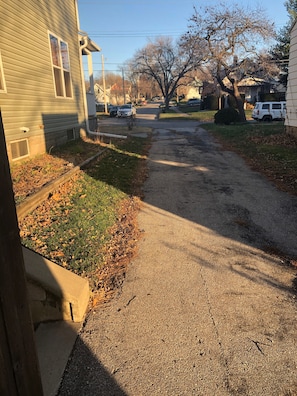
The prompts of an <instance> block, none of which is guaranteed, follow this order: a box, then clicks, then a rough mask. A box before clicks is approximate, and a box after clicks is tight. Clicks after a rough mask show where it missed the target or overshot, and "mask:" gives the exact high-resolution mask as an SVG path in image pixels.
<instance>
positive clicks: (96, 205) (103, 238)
mask: <svg viewBox="0 0 297 396" xmlns="http://www.w3.org/2000/svg"><path fill="white" fill-rule="evenodd" d="M109 132H111V131H110V130H109ZM117 132H118V133H119V131H117ZM150 139H151V138H150V136H149V135H148V137H147V138H139V137H135V136H133V135H132V134H131V135H130V136H129V137H128V139H126V140H124V141H120V142H119V143H116V142H114V143H113V144H107V145H105V146H104V148H107V150H106V151H105V152H104V155H103V156H102V157H99V158H98V159H97V160H95V161H93V162H92V163H91V164H90V165H89V166H88V167H87V168H86V169H84V170H83V171H80V173H79V174H78V175H77V176H75V177H74V178H73V179H72V180H71V181H69V182H67V183H65V184H64V185H63V186H61V188H60V189H58V190H57V191H54V192H53V194H52V195H51V196H50V197H49V199H48V200H47V201H45V202H44V203H43V204H42V205H41V206H40V207H38V208H37V209H36V210H34V212H32V213H31V214H29V215H27V216H26V217H25V218H24V219H23V220H22V221H20V235H21V239H22V244H23V245H24V246H26V247H28V248H30V249H32V250H34V251H36V252H38V253H40V254H42V255H43V256H45V257H47V258H48V259H50V260H52V261H54V262H55V263H57V264H59V265H61V266H63V267H64V268H66V269H69V270H71V271H73V272H75V273H77V274H79V275H83V276H87V277H88V278H89V281H90V284H91V287H92V289H96V282H97V278H96V276H95V274H96V273H97V271H98V269H99V268H100V267H101V266H103V265H104V263H105V259H104V249H105V246H106V245H107V244H108V243H110V240H111V237H112V233H111V231H110V230H111V228H112V227H114V226H115V224H116V223H117V222H118V221H119V216H120V212H119V210H120V209H121V208H122V206H123V205H124V204H126V205H127V207H128V206H129V205H130V202H131V199H135V197H136V196H137V195H140V194H141V190H140V188H141V185H142V183H143V179H144V178H145V175H146V173H145V171H142V170H143V169H144V166H145V163H146V162H145V158H146V154H147V151H148V148H149V146H150ZM87 144H89V145H90V143H87ZM88 149H89V150H90V154H93V151H94V148H93V147H92V145H91V146H89V147H86V143H85V142H83V141H81V140H80V141H77V142H73V143H70V144H69V145H66V146H64V147H62V148H60V149H59V150H57V151H56V153H55V155H59V156H63V153H64V155H65V158H66V157H67V158H68V157H69V156H70V157H71V156H73V155H75V153H79V154H80V155H81V154H82V153H84V155H85V156H86V155H87V152H86V151H87V150H88ZM96 151H98V146H97V147H96ZM125 215H126V216H128V213H126V212H125ZM131 226H132V225H131V224H130V225H129V227H131Z"/></svg>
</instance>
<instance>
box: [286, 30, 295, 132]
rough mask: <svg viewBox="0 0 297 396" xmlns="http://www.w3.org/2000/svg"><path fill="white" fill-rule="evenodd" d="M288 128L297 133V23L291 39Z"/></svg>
mask: <svg viewBox="0 0 297 396" xmlns="http://www.w3.org/2000/svg"><path fill="white" fill-rule="evenodd" d="M286 99H287V116H286V120H285V125H286V129H287V131H289V132H292V133H294V134H295V132H294V130H295V129H296V131H297V25H296V24H295V25H294V26H293V29H292V31H291V41H290V57H289V75H288V85H287V97H286Z"/></svg>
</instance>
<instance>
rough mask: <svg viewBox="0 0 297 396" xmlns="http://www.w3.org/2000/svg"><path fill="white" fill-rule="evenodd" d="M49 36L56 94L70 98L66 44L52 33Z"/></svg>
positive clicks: (70, 89)
mask: <svg viewBox="0 0 297 396" xmlns="http://www.w3.org/2000/svg"><path fill="white" fill-rule="evenodd" d="M49 37H50V46H51V54H52V66H53V75H54V82H55V90H56V95H57V96H61V97H66V98H71V97H72V88H71V78H70V63H69V52H68V45H67V44H66V43H65V42H64V41H62V40H60V39H59V38H58V37H56V36H54V35H52V34H50V35H49Z"/></svg>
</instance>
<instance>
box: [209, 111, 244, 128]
mask: <svg viewBox="0 0 297 396" xmlns="http://www.w3.org/2000/svg"><path fill="white" fill-rule="evenodd" d="M238 121H239V113H238V111H237V110H236V109H234V108H233V107H226V108H224V109H221V110H219V111H218V112H217V113H216V114H215V115H214V122H215V124H225V125H229V124H231V123H232V122H238Z"/></svg>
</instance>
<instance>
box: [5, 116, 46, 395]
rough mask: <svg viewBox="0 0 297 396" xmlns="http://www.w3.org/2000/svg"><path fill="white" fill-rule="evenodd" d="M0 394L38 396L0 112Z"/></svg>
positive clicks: (27, 303) (20, 256)
mask: <svg viewBox="0 0 297 396" xmlns="http://www.w3.org/2000/svg"><path fill="white" fill-rule="evenodd" d="M0 180H1V188H0V395H1V396H2V395H3V396H33V395H34V396H42V395H43V391H42V384H41V379H40V372H39V364H38V358H37V353H36V347H35V342H34V332H33V325H32V320H31V313H30V308H29V302H28V294H27V285H26V276H25V266H24V258H23V253H22V247H21V241H20V236H19V228H18V220H17V215H16V208H15V202H14V195H13V189H12V181H11V176H10V168H9V162H8V157H7V152H6V143H5V136H4V128H3V124H2V118H1V111H0Z"/></svg>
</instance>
